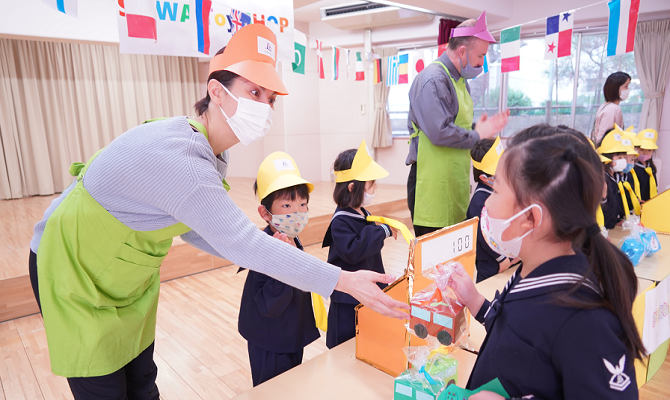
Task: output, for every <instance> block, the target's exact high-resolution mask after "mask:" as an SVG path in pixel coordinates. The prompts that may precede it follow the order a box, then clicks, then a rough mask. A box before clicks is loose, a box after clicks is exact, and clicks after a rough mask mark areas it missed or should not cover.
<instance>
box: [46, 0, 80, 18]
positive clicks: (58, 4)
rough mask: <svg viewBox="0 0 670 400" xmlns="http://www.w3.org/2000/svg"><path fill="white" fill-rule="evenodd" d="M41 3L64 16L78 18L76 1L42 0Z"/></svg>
mask: <svg viewBox="0 0 670 400" xmlns="http://www.w3.org/2000/svg"><path fill="white" fill-rule="evenodd" d="M42 3H44V4H45V5H47V6H49V7H51V8H53V9H54V10H56V11H60V12H62V13H63V14H65V15H69V16H71V17H76V18H79V12H78V4H77V0H42Z"/></svg>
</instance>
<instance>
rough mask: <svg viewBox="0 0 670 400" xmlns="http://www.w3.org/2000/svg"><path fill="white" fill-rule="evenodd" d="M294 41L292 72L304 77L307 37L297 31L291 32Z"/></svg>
mask: <svg viewBox="0 0 670 400" xmlns="http://www.w3.org/2000/svg"><path fill="white" fill-rule="evenodd" d="M293 40H294V41H295V62H294V63H293V72H295V73H298V74H303V75H305V51H306V50H307V36H305V34H304V33H302V32H300V31H299V30H297V29H294V30H293Z"/></svg>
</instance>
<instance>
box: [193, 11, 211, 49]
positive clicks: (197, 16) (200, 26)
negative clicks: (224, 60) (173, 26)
mask: <svg viewBox="0 0 670 400" xmlns="http://www.w3.org/2000/svg"><path fill="white" fill-rule="evenodd" d="M190 3H191V4H190V8H191V10H192V13H193V18H191V24H192V26H193V38H194V40H193V48H194V49H195V50H197V51H198V52H199V53H203V54H207V55H209V13H210V11H211V10H212V2H211V0H190Z"/></svg>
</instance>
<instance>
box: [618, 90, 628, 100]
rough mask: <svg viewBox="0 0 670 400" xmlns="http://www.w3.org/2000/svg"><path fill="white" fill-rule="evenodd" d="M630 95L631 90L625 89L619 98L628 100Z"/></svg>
mask: <svg viewBox="0 0 670 400" xmlns="http://www.w3.org/2000/svg"><path fill="white" fill-rule="evenodd" d="M629 94H630V89H624V90H622V91H621V94H619V97H621V100H626V99H627V98H628V95H629Z"/></svg>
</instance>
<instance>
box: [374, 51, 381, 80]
mask: <svg viewBox="0 0 670 400" xmlns="http://www.w3.org/2000/svg"><path fill="white" fill-rule="evenodd" d="M373 56H374V59H373V60H372V67H373V71H372V83H381V81H382V59H381V58H378V57H379V56H378V55H376V54H373Z"/></svg>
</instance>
